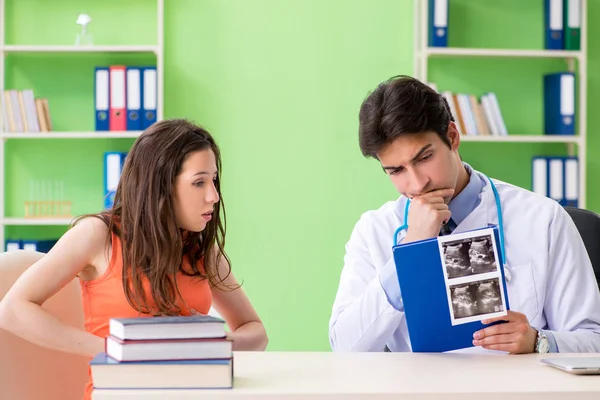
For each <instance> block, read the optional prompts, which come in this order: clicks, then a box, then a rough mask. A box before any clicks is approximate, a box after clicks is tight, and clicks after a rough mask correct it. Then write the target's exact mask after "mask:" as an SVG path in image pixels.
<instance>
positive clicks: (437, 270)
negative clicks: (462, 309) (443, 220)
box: [393, 226, 510, 352]
mask: <svg viewBox="0 0 600 400" xmlns="http://www.w3.org/2000/svg"><path fill="white" fill-rule="evenodd" d="M471 233H476V234H478V235H479V234H480V235H481V237H486V238H488V239H490V240H491V238H492V236H493V241H495V246H494V247H495V249H496V252H495V253H496V257H495V259H496V260H497V261H496V265H498V264H500V262H498V260H502V256H501V248H500V245H499V243H500V239H499V234H498V228H497V227H495V226H494V227H490V228H482V229H477V230H474V231H471ZM462 235H463V234H457V235H448V236H445V237H444V238H445V239H444V240H452V238H453V237H456V238H460V237H461V236H462ZM439 239H440V238H433V239H428V240H423V241H418V242H412V243H407V244H400V245H397V246H394V247H393V256H394V262H395V264H396V270H397V272H398V283H399V285H400V293H401V295H402V301H403V304H404V311H405V315H406V323H407V326H408V333H409V336H410V342H411V347H412V351H413V352H445V351H451V350H458V349H463V348H468V347H474V346H473V333H475V332H476V331H478V330H480V329H483V328H485V327H487V326H491V325H493V324H490V325H485V324H483V323H482V322H481V321H472V322H464V321H468V320H471V319H474V318H484V315H490V314H483V313H480V314H479V315H472V316H469V317H465V318H460V317H459V318H456V319H455V321H461V320H462V321H461V322H459V324H455V325H453V323H452V316H451V312H453V311H452V310H451V305H450V301H449V297H451V295H449V293H450V291H449V290H447V284H446V275H445V271H448V270H447V269H445V268H444V265H445V263H443V262H442V256H441V252H440V244H439V243H438V240H439ZM495 271H496V272H494V274H496V275H497V277H496V278H495V280H496V282H495V283H496V284H497V286H495V290H496V293H497V294H498V296H501V293H500V291H502V292H503V294H504V303H503V307H504V308H505V309H506V310H510V306H509V302H508V291H507V289H506V283H505V282H506V280H505V277H504V268H497V269H496V270H495ZM484 277H487V278H485V279H484ZM489 277H490V273H472V274H471V275H470V276H463V277H458V278H456V277H454V276H452V279H448V282H449V283H450V285H449V286H451V287H458V288H459V289H455V293H458V292H457V290H471V291H472V290H474V289H473V288H468V286H474V285H477V283H476V282H480V283H479V285H480V286H482V285H483V284H485V285H488V286H487V287H489V285H491V282H490V281H492V280H494V279H490V278H489ZM465 280H472V281H471V283H470V284H469V283H460V284H456V285H455V284H454V283H453V282H463V281H465ZM465 285H467V286H465ZM463 286H464V288H463ZM478 294H479V292H478ZM454 315H455V316H458V314H454ZM496 315H497V313H496ZM497 323H503V322H502V321H500V322H496V323H494V324H497Z"/></svg>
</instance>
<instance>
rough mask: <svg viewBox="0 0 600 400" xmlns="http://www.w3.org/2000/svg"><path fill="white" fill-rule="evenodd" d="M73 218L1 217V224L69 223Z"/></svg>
mask: <svg viewBox="0 0 600 400" xmlns="http://www.w3.org/2000/svg"><path fill="white" fill-rule="evenodd" d="M73 218H75V217H73ZM73 218H3V219H0V224H1V225H13V226H14V225H29V226H36V225H55V226H60V225H69V224H70V223H71V221H72V220H73Z"/></svg>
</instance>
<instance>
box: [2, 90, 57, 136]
mask: <svg viewBox="0 0 600 400" xmlns="http://www.w3.org/2000/svg"><path fill="white" fill-rule="evenodd" d="M0 103H2V118H1V120H2V131H4V132H10V133H20V132H49V131H51V130H52V120H51V118H50V108H49V107H48V99H47V98H39V97H35V96H34V95H33V90H32V89H25V90H5V91H4V98H3V99H0Z"/></svg>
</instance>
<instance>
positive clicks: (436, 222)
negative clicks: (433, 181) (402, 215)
mask: <svg viewBox="0 0 600 400" xmlns="http://www.w3.org/2000/svg"><path fill="white" fill-rule="evenodd" d="M452 194H454V189H439V190H433V191H431V192H429V193H425V194H423V195H421V196H417V197H415V198H413V199H412V200H411V203H410V209H409V211H408V231H407V232H406V237H405V239H404V240H403V243H408V242H415V241H418V240H424V239H430V238H433V237H436V236H438V234H439V232H440V228H441V226H442V224H444V223H445V222H448V220H449V219H450V210H449V209H448V204H446V202H445V200H444V199H445V198H446V197H450V196H452Z"/></svg>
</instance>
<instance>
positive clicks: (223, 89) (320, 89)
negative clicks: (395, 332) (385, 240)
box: [6, 0, 600, 350]
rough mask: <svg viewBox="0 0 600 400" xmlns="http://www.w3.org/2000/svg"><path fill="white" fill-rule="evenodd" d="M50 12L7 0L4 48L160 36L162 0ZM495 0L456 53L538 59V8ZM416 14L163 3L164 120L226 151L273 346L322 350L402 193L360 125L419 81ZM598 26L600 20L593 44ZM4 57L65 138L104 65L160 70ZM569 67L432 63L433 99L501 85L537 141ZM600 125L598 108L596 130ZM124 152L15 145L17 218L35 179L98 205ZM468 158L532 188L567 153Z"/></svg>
mask: <svg viewBox="0 0 600 400" xmlns="http://www.w3.org/2000/svg"><path fill="white" fill-rule="evenodd" d="M49 3H50V2H43V1H41V0H19V1H18V5H17V1H16V0H7V4H8V5H7V16H6V17H7V20H8V26H7V41H8V42H9V43H18V44H36V43H41V44H70V43H72V42H73V40H74V36H75V33H76V32H77V27H76V25H75V23H74V21H75V19H76V15H77V13H79V12H82V11H84V10H85V12H89V13H90V14H91V16H92V18H93V21H92V23H91V30H92V32H93V33H94V36H95V38H96V43H98V44H153V43H154V40H155V34H156V29H155V23H154V21H155V17H156V13H155V11H154V5H155V2H154V1H150V0H145V1H140V0H136V1H131V0H129V1H126V0H123V1H122V3H121V5H119V6H117V4H118V2H117V1H115V0H111V1H106V0H105V1H104V2H102V3H101V2H97V1H92V0H87V1H82V0H57V1H53V2H52V4H49ZM496 3H497V2H496V1H494V0H478V1H477V2H473V1H468V0H452V6H451V9H450V15H451V21H450V24H451V30H450V41H451V44H452V45H457V46H458V45H460V46H474V47H485V46H496V47H512V48H514V47H517V48H542V21H543V20H542V8H541V4H542V2H523V1H522V0H507V1H503V2H502V3H503V4H502V5H498V4H496ZM538 3H539V4H538ZM590 3H594V2H590ZM117 9H119V12H115V10H117ZM594 16H600V5H599V4H597V3H595V4H590V9H589V17H588V20H590V21H593V20H594ZM412 18H413V9H412V0H373V1H370V2H365V1H358V0H355V1H350V0H328V1H321V0H289V1H285V2H281V1H278V0H254V1H251V2H249V1H243V0H169V1H166V6H165V117H167V118H171V117H186V118H190V119H193V120H195V121H196V122H198V123H200V124H202V125H203V126H205V127H206V128H207V129H208V130H209V131H210V132H212V133H213V134H214V135H215V136H216V138H217V140H218V142H219V144H220V145H221V147H222V151H223V157H224V170H223V174H222V176H223V179H224V189H223V192H224V193H223V197H224V200H225V204H226V209H227V217H228V237H227V247H228V251H229V254H230V256H231V257H232V261H233V269H234V272H235V273H236V275H237V276H238V278H239V279H241V280H243V281H244V288H245V290H246V292H247V293H248V295H249V296H250V298H251V300H252V302H253V304H254V305H255V306H256V308H257V309H258V311H259V313H260V315H261V316H262V318H263V319H264V322H265V325H266V327H267V330H268V333H269V336H270V344H269V349H270V350H328V349H329V343H328V320H329V314H330V310H331V305H332V302H333V298H334V295H335V292H336V289H337V283H338V279H339V274H340V271H341V268H342V262H343V260H342V259H343V255H344V245H345V242H346V240H347V239H348V237H349V235H350V232H351V230H352V228H353V226H354V223H355V222H356V220H357V219H358V218H359V216H360V214H361V213H362V212H364V211H366V210H368V209H373V208H377V207H379V206H380V205H381V204H382V203H383V202H385V201H387V200H392V199H394V198H396V196H397V194H396V193H395V191H394V189H393V188H392V185H391V184H390V183H389V182H388V180H387V178H386V177H385V175H384V174H383V173H382V172H381V170H380V168H379V167H378V165H377V163H376V162H375V161H373V160H365V159H363V158H362V156H361V155H360V152H359V149H358V144H357V121H358V117H357V115H358V109H359V107H360V103H361V101H362V100H363V99H364V97H365V96H366V95H367V92H368V91H369V90H371V89H373V88H374V87H375V86H376V85H377V84H378V83H379V82H380V81H382V80H384V79H386V78H388V77H390V76H392V75H396V74H411V73H412V66H413V59H412V46H413V39H412V38H413V36H412V29H413V21H412ZM509 25H510V28H508V26H509ZM599 29H600V28H598V27H595V26H592V27H590V31H589V37H594V36H597V33H598V30H599ZM589 58H590V62H589V63H588V68H589V71H590V72H593V71H594V70H595V69H596V70H597V68H594V67H595V66H597V63H598V62H599V61H600V46H597V45H596V47H594V43H592V46H590V51H589ZM7 61H8V69H7V79H8V80H7V87H8V88H13V87H14V88H16V89H23V88H26V87H33V88H34V90H35V93H36V95H39V96H46V97H48V98H49V99H50V108H51V112H52V116H53V123H54V128H55V129H56V130H91V129H93V98H92V93H93V74H92V70H93V67H94V66H95V65H101V64H109V63H124V64H127V63H130V64H133V63H148V62H151V61H152V59H151V58H148V57H146V56H141V57H140V56H128V55H10V56H9V58H8V60H7ZM563 66H564V64H561V62H560V61H556V60H554V61H552V60H550V61H548V60H502V59H492V60H490V59H488V60H486V59H479V60H478V59H469V60H464V59H463V60H460V59H444V60H433V61H432V62H431V63H430V79H431V80H434V81H436V82H437V83H438V86H439V88H440V89H449V90H453V91H466V92H471V93H474V94H481V93H482V92H485V91H495V92H496V93H497V95H498V98H499V101H500V105H501V107H502V112H503V114H504V117H505V120H506V123H507V126H508V129H509V131H510V132H511V133H521V134H539V133H541V130H542V119H541V118H542V115H541V105H542V103H541V101H542V97H541V74H542V73H543V72H545V71H552V70H556V69H560V68H563ZM598 79H599V77H598V76H596V75H594V74H590V77H589V99H590V101H589V109H590V110H594V106H596V105H597V100H595V99H594V97H595V95H597V94H598V93H600V87H599V86H598V85H599V82H598ZM597 118H598V117H597V116H596V115H594V113H592V112H590V117H589V121H588V126H589V128H590V129H593V128H594V127H595V126H596V125H597ZM590 132H592V131H590ZM589 137H590V140H589V144H590V150H589V151H588V157H589V158H588V182H587V183H588V188H589V190H588V199H587V200H588V208H590V209H592V210H595V211H600V196H599V195H600V193H598V189H596V188H595V187H594V181H593V176H594V172H595V171H597V170H598V169H599V168H600V165H598V163H599V162H598V161H597V160H595V159H594V157H593V154H594V151H595V149H597V148H598V147H600V142H599V141H598V139H596V138H595V135H594V134H593V133H591V134H589ZM131 143H132V140H130V139H111V140H72V141H69V140H56V141H41V140H40V141H31V140H21V141H16V140H11V141H8V142H7V152H8V160H7V169H6V173H7V184H8V185H9V187H8V188H7V193H6V203H7V204H6V208H7V214H8V215H10V216H20V215H22V212H23V211H22V208H23V207H22V202H23V201H24V200H25V198H26V196H27V193H28V181H29V180H30V179H48V180H55V179H57V178H56V177H57V176H58V175H62V176H63V180H64V182H65V191H66V193H65V194H66V196H68V197H70V198H71V199H72V200H73V201H74V211H75V212H76V213H80V212H88V211H97V210H99V209H100V208H101V206H102V153H103V152H104V151H106V150H109V149H117V150H125V149H127V148H128V146H130V145H131ZM462 148H463V151H462V154H463V157H464V158H465V160H466V161H468V162H470V163H472V164H473V165H474V166H475V167H476V168H479V169H482V170H483V171H485V172H487V173H488V174H489V175H491V176H494V177H497V178H500V179H504V180H507V181H509V182H511V183H515V184H517V185H521V186H524V187H530V179H531V178H530V157H531V155H532V154H541V153H545V154H546V153H551V154H563V153H564V151H565V147H564V146H563V145H542V144H475V143H464V144H463V147H462ZM62 231H63V228H49V227H39V228H38V227H36V228H32V227H19V228H17V227H13V228H9V229H7V234H8V235H9V237H23V236H24V235H26V236H27V237H36V238H41V237H46V236H51V235H56V234H59V233H60V232H62Z"/></svg>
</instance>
